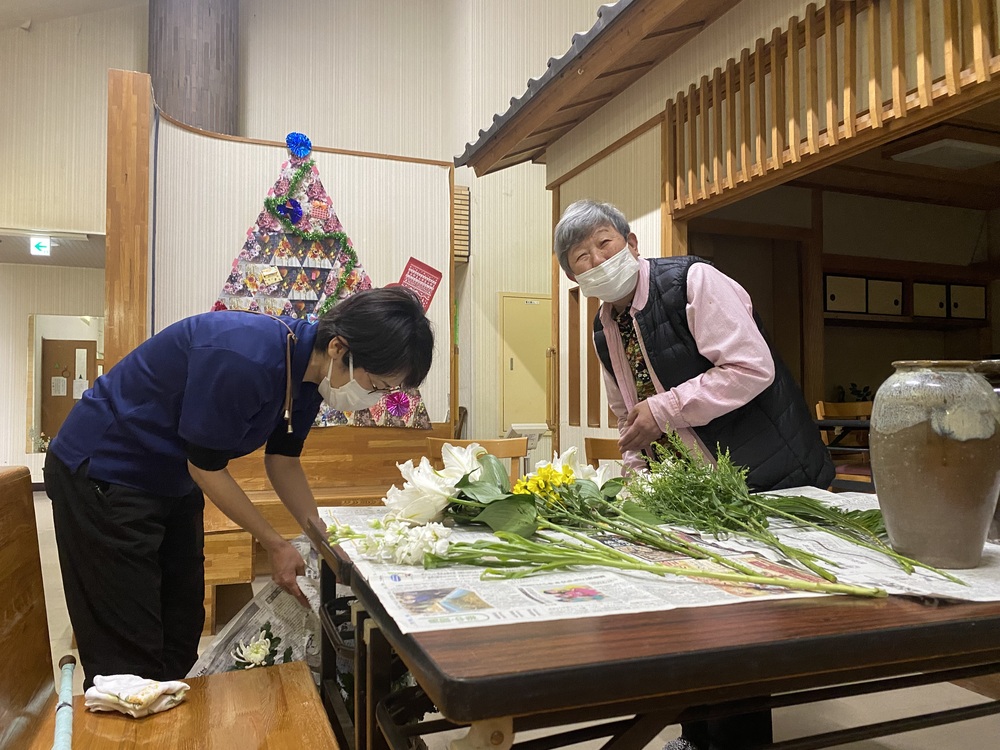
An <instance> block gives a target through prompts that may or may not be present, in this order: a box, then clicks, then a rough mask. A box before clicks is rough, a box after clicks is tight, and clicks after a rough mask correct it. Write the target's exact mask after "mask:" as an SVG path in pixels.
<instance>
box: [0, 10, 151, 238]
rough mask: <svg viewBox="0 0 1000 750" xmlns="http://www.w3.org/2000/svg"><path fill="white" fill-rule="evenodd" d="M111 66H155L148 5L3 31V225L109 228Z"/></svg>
mask: <svg viewBox="0 0 1000 750" xmlns="http://www.w3.org/2000/svg"><path fill="white" fill-rule="evenodd" d="M108 68H123V69H125V70H145V69H146V4H145V3H141V4H135V5H129V6H126V7H123V8H115V9H113V10H108V11H102V12H97V13H89V14H87V15H82V16H76V17H73V18H64V19H61V20H58V21H49V22H48V23H36V24H32V26H31V30H30V31H23V30H22V29H19V28H14V29H4V30H0V92H3V105H2V106H0V134H2V136H0V227H13V228H19V229H44V230H48V231H55V230H63V231H74V232H86V233H93V234H103V233H104V217H105V173H106V161H107V107H108V97H107V88H108Z"/></svg>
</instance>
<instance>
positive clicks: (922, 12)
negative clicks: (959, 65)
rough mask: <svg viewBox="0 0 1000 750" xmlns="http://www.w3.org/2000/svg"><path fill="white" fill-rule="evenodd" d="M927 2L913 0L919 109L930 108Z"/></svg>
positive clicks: (929, 39)
mask: <svg viewBox="0 0 1000 750" xmlns="http://www.w3.org/2000/svg"><path fill="white" fill-rule="evenodd" d="M928 3H929V0H915V5H914V15H915V16H916V27H917V101H919V102H920V106H921V107H929V106H931V85H932V84H933V83H934V75H933V74H932V73H931V10H930V6H929V4H928Z"/></svg>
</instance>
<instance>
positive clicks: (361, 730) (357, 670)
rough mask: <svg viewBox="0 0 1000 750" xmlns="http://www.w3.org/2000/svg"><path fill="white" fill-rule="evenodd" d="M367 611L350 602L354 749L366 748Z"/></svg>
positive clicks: (364, 749)
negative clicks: (352, 632) (352, 636)
mask: <svg viewBox="0 0 1000 750" xmlns="http://www.w3.org/2000/svg"><path fill="white" fill-rule="evenodd" d="M369 619H370V618H369V616H368V613H367V612H366V611H365V609H364V607H362V606H361V605H360V604H358V603H357V602H353V603H352V604H351V624H352V625H353V626H354V750H368V717H367V710H368V648H367V646H366V644H365V637H364V635H365V623H367V622H368V620H369Z"/></svg>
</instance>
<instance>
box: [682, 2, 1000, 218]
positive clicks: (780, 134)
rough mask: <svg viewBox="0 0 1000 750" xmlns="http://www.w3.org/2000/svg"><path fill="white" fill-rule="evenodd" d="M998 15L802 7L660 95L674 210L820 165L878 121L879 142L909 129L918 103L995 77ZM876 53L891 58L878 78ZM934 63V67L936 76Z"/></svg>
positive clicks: (926, 7)
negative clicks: (684, 86)
mask: <svg viewBox="0 0 1000 750" xmlns="http://www.w3.org/2000/svg"><path fill="white" fill-rule="evenodd" d="M908 8H912V11H911V12H907V9H908ZM996 16H997V13H996V9H995V5H994V3H993V2H992V1H991V0H856V1H854V2H850V1H847V0H830V2H828V3H826V4H825V5H824V6H823V7H822V8H819V9H817V7H816V4H815V3H811V4H809V6H808V7H807V8H806V12H805V16H804V18H803V19H801V20H800V19H799V18H798V17H794V16H793V17H792V18H791V19H790V20H789V22H788V26H787V28H786V29H782V28H780V27H779V28H775V29H774V30H773V32H772V33H771V38H770V39H769V40H765V39H758V40H757V42H756V44H755V45H754V49H753V50H752V51H751V50H750V49H744V50H743V51H742V53H741V54H740V56H739V60H738V61H737V60H735V59H734V58H730V59H729V60H728V62H727V63H726V65H725V68H724V69H722V68H718V67H717V68H715V70H714V71H713V73H712V76H711V77H709V76H707V75H704V76H702V77H701V80H700V82H699V83H698V84H691V86H690V87H689V88H688V90H687V92H686V93H685V92H684V91H680V92H678V93H677V95H676V97H675V98H673V99H671V100H669V101H668V102H667V105H666V111H665V115H664V121H665V124H666V129H667V132H666V154H665V157H666V158H665V163H666V170H667V171H666V180H667V185H666V188H667V196H666V197H667V201H668V204H669V205H670V207H671V210H672V212H673V213H674V215H675V216H677V217H680V218H683V217H684V216H685V215H690V214H691V213H692V207H693V206H695V205H697V206H698V209H699V211H698V212H700V210H701V209H704V208H706V207H708V206H709V205H721V204H722V203H725V202H729V200H731V199H734V198H735V197H736V196H737V195H738V194H743V193H745V192H747V191H746V190H745V189H741V188H744V186H745V185H746V184H747V183H751V182H754V181H760V178H761V177H763V176H765V175H768V174H769V173H773V172H776V171H779V170H789V172H788V175H789V179H790V178H791V177H790V175H791V174H792V173H804V172H805V171H808V169H809V168H811V167H812V166H813V165H816V166H817V167H818V166H820V165H821V159H820V158H818V157H820V156H821V155H822V154H823V153H824V152H825V151H827V150H829V149H833V147H836V146H838V145H842V144H843V142H844V141H849V140H851V139H859V138H860V137H861V136H866V135H867V136H871V135H874V131H877V130H878V129H880V128H884V129H886V130H885V135H886V138H888V137H890V136H889V133H888V131H889V130H890V129H892V130H897V129H898V128H896V127H893V126H894V124H895V125H900V124H902V123H901V121H903V120H904V118H907V117H910V118H913V120H914V125H916V121H917V120H918V119H920V120H922V119H926V118H922V117H920V115H921V114H926V113H922V112H921V111H922V110H931V109H932V108H935V107H938V109H939V110H941V112H944V110H945V109H947V108H946V107H942V106H941V105H942V103H943V102H945V101H946V100H949V99H953V98H955V97H959V96H960V95H963V94H967V93H969V91H968V90H969V89H970V87H975V86H981V85H983V84H987V83H988V82H990V81H991V79H993V78H994V76H998V75H1000V57H994V52H995V51H996V50H997V26H996V21H997V18H996ZM886 25H887V26H888V34H885V33H884V30H885V26H886ZM932 29H933V30H935V33H934V34H932ZM831 30H833V32H834V33H832V34H831V33H830V31H831ZM859 30H860V33H859ZM831 40H832V43H830V42H831ZM908 45H909V49H908ZM914 49H915V56H914V55H913V50H914ZM821 50H822V54H821ZM908 52H909V54H908ZM883 56H887V57H888V59H889V60H890V63H891V64H890V66H889V76H888V77H889V81H888V84H886V83H885V82H884V81H883V73H884V71H883ZM859 60H860V61H861V65H860V66H859ZM914 60H915V65H912V69H911V65H909V64H908V63H910V62H912V61H914ZM935 66H937V67H938V68H940V69H943V74H941V75H939V76H938V77H937V78H936V79H935V78H934V76H933V72H932V71H933V70H934V67H935ZM859 68H863V69H864V70H859ZM859 73H861V74H862V77H863V80H862V81H861V82H860V86H863V87H864V88H859V80H858V78H859ZM911 82H912V83H915V87H914V88H911V87H910V85H911ZM821 84H822V97H821ZM887 93H888V94H889V98H888V99H887V98H886V96H885V95H886V94H887ZM862 97H863V101H862ZM869 102H874V103H875V106H869V104H868V103H869ZM869 140H870V139H869ZM783 176H784V175H773V174H772V175H771V177H772V178H779V177H783ZM779 181H782V180H779V179H773V180H772V182H775V183H776V182H779Z"/></svg>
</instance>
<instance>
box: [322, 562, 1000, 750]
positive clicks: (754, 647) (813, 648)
mask: <svg viewBox="0 0 1000 750" xmlns="http://www.w3.org/2000/svg"><path fill="white" fill-rule="evenodd" d="M320 549H321V551H322V555H323V558H324V562H325V566H324V567H329V569H330V570H331V571H339V572H340V574H341V575H342V576H343V577H344V578H345V579H347V580H349V581H350V585H351V587H352V589H353V590H354V592H355V594H356V595H357V599H358V603H359V604H360V605H361V606H362V607H363V608H364V610H365V614H364V615H363V617H364V618H370V622H369V623H368V624H367V625H366V624H365V622H364V620H363V619H362V621H361V622H359V623H358V625H359V632H363V633H364V634H365V635H366V643H365V644H364V647H363V648H359V649H358V662H357V667H358V669H359V671H358V672H357V673H356V675H355V679H356V681H357V683H358V685H359V688H358V689H359V695H360V696H361V699H359V700H358V703H359V704H362V705H358V706H357V711H356V714H355V724H356V726H355V728H354V731H355V738H356V741H357V747H358V748H375V749H376V750H378V749H379V748H384V747H386V746H387V743H386V740H385V734H386V733H387V732H388V734H389V736H390V740H391V743H389V744H391V746H393V747H395V746H397V745H398V744H399V741H400V738H401V735H400V733H399V731H398V727H393V726H387V725H388V724H391V722H389V721H388V717H387V715H386V712H385V711H384V710H381V711H379V710H378V709H379V704H380V703H383V701H384V699H385V697H386V693H387V691H388V688H387V686H386V684H385V681H384V679H383V677H384V675H382V674H380V669H381V670H382V671H384V668H382V667H380V664H379V662H380V661H384V659H385V658H386V655H387V653H388V652H389V649H390V647H391V649H392V650H394V651H395V652H396V653H398V654H399V656H400V657H401V658H402V660H403V661H404V662H405V663H406V665H407V667H409V669H410V671H411V672H412V673H413V675H414V677H415V678H416V680H417V682H418V683H419V685H420V686H421V687H422V688H423V690H424V691H425V692H426V694H427V696H428V697H429V699H430V701H432V702H433V704H434V705H435V706H436V707H437V708H438V710H439V711H440V712H441V713H442V714H443V715H444V716H445V717H447V718H448V719H450V720H452V721H454V722H458V723H471V724H473V728H472V730H471V732H470V735H473V736H471V737H470V742H469V744H470V745H471V746H474V747H478V746H482V747H492V748H494V749H495V750H504V748H505V747H509V741H508V740H509V739H512V737H510V736H509V735H512V733H513V731H514V730H520V729H526V728H534V727H539V726H556V725H561V724H566V723H571V722H575V721H580V720H583V719H588V720H593V719H602V718H612V717H632V716H634V718H628V719H626V720H624V721H618V722H616V723H615V724H614V726H613V735H614V736H615V737H616V738H617V739H616V743H615V744H614V745H612V746H613V747H616V748H641V747H643V746H644V745H645V744H646V743H648V742H649V741H650V740H651V739H652V738H653V737H654V736H655V735H656V734H657V733H658V732H659V731H660V730H662V729H663V727H665V726H667V725H669V724H672V723H676V722H677V721H678V720H680V719H682V718H683V719H694V718H707V717H711V716H720V715H726V714H733V713H743V712H746V711H752V710H757V709H762V708H766V707H777V706H784V705H793V704H798V703H805V702H811V701H815V700H827V699H829V698H834V697H840V696H844V695H853V694H861V693H866V692H873V691H876V690H888V689H895V688H899V687H906V686H909V685H915V684H926V683H931V682H940V681H945V680H952V679H957V678H960V677H967V676H974V675H982V674H991V673H995V672H1000V602H997V603H986V604H982V603H958V604H935V603H933V602H925V603H922V602H919V601H915V600H911V599H904V598H902V597H889V598H887V599H860V598H853V597H846V596H835V597H834V596H830V597H817V598H809V599H793V600H782V601H767V602H741V603H739V604H731V605H724V606H715V607H699V608H683V609H675V610H670V611H661V612H645V613H637V614H626V615H613V616H601V617H589V618H581V619H574V620H556V621H549V622H540V623H519V624H512V625H496V626H490V627H480V628H467V629H462V630H442V631H434V632H423V633H414V634H403V633H401V632H400V631H399V629H398V628H397V627H396V625H395V623H394V622H393V620H392V619H391V617H389V616H387V614H386V612H385V610H384V608H383V607H382V605H381V604H380V602H379V601H378V598H377V597H376V596H375V595H374V594H373V592H372V590H371V589H370V588H369V586H368V584H367V582H366V581H365V579H364V578H363V577H362V576H360V575H358V574H357V573H356V572H355V571H353V570H352V569H351V567H350V563H349V560H346V559H345V556H344V555H343V552H342V551H340V550H339V549H331V548H330V547H329V545H326V544H323V545H322V546H320ZM373 625H375V626H377V628H376V627H372V626H373ZM860 680H866V681H871V682H867V683H865V684H863V685H857V684H855V685H850V686H847V685H845V683H850V682H857V681H860ZM788 691H797V692H795V693H793V694H789V692H788ZM778 694H783V695H778ZM772 696H774V697H772ZM382 708H383V709H384V708H385V706H384V705H383V706H382ZM995 712H1000V701H996V702H993V703H987V704H982V705H979V706H973V707H970V708H967V709H955V710H953V711H950V712H942V715H940V716H939V715H934V716H931V717H923V718H920V719H915V720H901V721H909V723H908V724H906V725H905V729H915V728H920V727H921V726H929V725H932V724H933V723H942V722H941V721H940V719H951V720H954V719H955V717H964V718H972V717H973V716H979V715H985V714H986V713H995ZM380 723H381V724H382V726H381V727H379V726H377V725H378V724H380ZM889 724H892V725H893V726H885V727H879V726H876V727H875V730H869V731H868V732H867V733H858V732H856V731H855V732H854V733H853V734H851V732H852V731H853V730H843V732H838V733H833V734H831V735H830V736H829V737H825V738H824V740H828V741H825V742H823V744H816V742H822V741H821V740H817V741H810V742H808V743H799V744H795V743H794V741H793V742H789V743H779V744H777V745H775V746H774V747H780V748H788V749H791V748H813V747H826V746H829V745H831V744H841V743H843V742H848V741H852V740H855V739H860V738H863V737H865V736H878V734H886V733H887V732H885V731H877V730H880V729H881V730H884V729H887V728H888V729H893V730H894V731H903V729H902V728H899V727H901V726H903V725H901V724H900V723H899V722H895V723H889ZM380 729H381V731H379V730H380ZM497 732H500V733H501V734H499V735H498V734H497ZM873 732H874V733H873ZM607 735H608V732H605V733H604V734H598V735H597V736H607ZM498 738H501V739H502V741H500V742H497V740H498Z"/></svg>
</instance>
